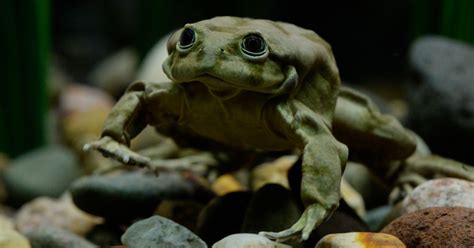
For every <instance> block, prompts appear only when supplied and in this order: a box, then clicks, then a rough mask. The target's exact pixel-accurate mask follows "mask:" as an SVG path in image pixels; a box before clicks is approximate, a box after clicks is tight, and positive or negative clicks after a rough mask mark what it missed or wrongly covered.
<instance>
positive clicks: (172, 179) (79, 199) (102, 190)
mask: <svg viewBox="0 0 474 248" xmlns="http://www.w3.org/2000/svg"><path fill="white" fill-rule="evenodd" d="M70 191H71V195H72V199H73V202H74V204H76V205H77V206H78V207H79V208H80V209H81V210H83V211H85V212H88V213H90V214H93V215H96V216H101V217H104V218H105V219H107V220H109V221H114V222H128V221H130V220H133V219H135V218H143V217H148V216H150V215H152V214H153V212H154V210H155V209H156V207H157V206H158V204H159V203H160V202H161V200H163V199H195V198H196V197H197V194H198V193H199V192H197V190H196V188H195V185H194V184H193V183H192V182H190V181H187V180H186V179H185V178H183V177H182V176H180V175H179V174H175V173H161V174H160V175H159V176H158V177H156V176H155V175H154V174H150V173H145V172H142V171H135V172H127V173H123V174H120V175H107V176H89V177H83V178H81V179H79V180H77V181H76V182H74V184H73V185H72V187H71V189H70Z"/></svg>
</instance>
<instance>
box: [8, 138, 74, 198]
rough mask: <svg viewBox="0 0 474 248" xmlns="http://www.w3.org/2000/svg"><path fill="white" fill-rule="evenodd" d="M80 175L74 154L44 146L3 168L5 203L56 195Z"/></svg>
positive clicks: (59, 147)
mask: <svg viewBox="0 0 474 248" xmlns="http://www.w3.org/2000/svg"><path fill="white" fill-rule="evenodd" d="M80 175H81V170H80V167H79V164H78V162H77V160H76V158H75V157H74V155H73V154H72V153H71V152H70V151H69V150H68V149H66V148H64V147H62V146H46V147H42V148H39V149H36V150H34V151H32V152H29V153H27V154H25V155H22V156H21V157H19V158H17V159H15V160H14V161H13V162H12V163H11V165H10V166H9V167H8V169H6V170H5V171H4V172H3V175H2V177H3V180H4V183H5V188H6V189H7V192H8V203H9V204H11V205H14V206H19V205H21V204H23V203H25V202H28V201H30V200H32V199H34V198H36V197H39V196H49V197H59V196H60V195H61V194H62V193H63V192H64V191H65V190H66V189H67V188H68V187H69V185H70V184H71V182H72V181H74V180H75V179H76V178H78V177H79V176H80Z"/></svg>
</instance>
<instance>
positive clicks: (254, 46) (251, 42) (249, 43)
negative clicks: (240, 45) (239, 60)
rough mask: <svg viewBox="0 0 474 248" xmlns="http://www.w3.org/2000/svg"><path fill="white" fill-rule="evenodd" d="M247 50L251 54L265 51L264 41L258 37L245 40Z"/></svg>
mask: <svg viewBox="0 0 474 248" xmlns="http://www.w3.org/2000/svg"><path fill="white" fill-rule="evenodd" d="M244 45H245V49H247V50H248V51H249V52H254V53H258V52H261V51H262V50H263V49H264V46H263V42H262V39H261V38H259V37H256V36H249V37H247V39H245V43H244Z"/></svg>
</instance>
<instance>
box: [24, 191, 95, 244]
mask: <svg viewBox="0 0 474 248" xmlns="http://www.w3.org/2000/svg"><path fill="white" fill-rule="evenodd" d="M100 223H102V219H101V218H99V217H95V216H92V215H89V214H86V213H84V212H82V211H81V210H79V209H78V208H77V207H76V206H75V205H74V204H73V203H72V201H71V197H70V195H69V194H65V195H64V196H62V197H61V198H60V199H51V198H48V197H39V198H36V199H34V200H33V201H31V202H29V203H27V204H25V205H23V206H22V207H21V209H20V210H19V211H18V213H17V214H16V217H15V225H16V227H17V228H18V230H19V231H20V232H22V233H25V232H28V231H30V230H33V229H37V228H39V227H40V226H55V227H57V228H61V229H65V230H68V231H70V232H73V233H75V234H78V235H80V236H82V235H85V234H86V233H87V232H89V231H90V230H91V229H92V228H93V227H94V226H95V225H98V224H100Z"/></svg>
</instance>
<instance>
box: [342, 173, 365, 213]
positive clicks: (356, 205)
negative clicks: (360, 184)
mask: <svg viewBox="0 0 474 248" xmlns="http://www.w3.org/2000/svg"><path fill="white" fill-rule="evenodd" d="M341 198H342V199H344V201H346V203H347V205H348V206H350V207H351V208H352V209H354V211H355V212H356V213H357V215H359V217H361V218H364V217H365V214H366V212H365V203H364V199H363V198H362V195H361V194H359V192H357V191H356V190H355V189H354V188H353V187H352V186H351V185H350V184H349V183H348V182H347V181H346V179H344V177H343V178H341Z"/></svg>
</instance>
